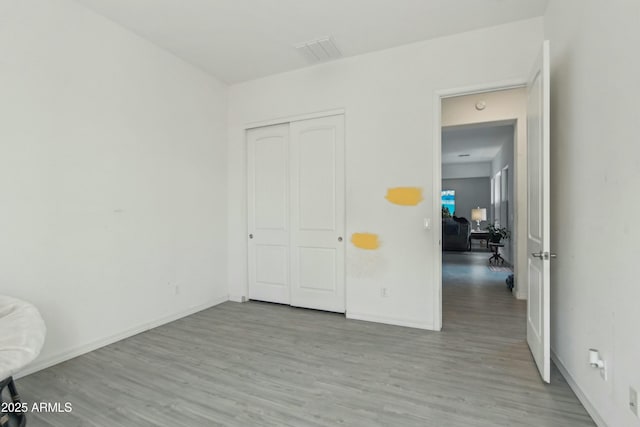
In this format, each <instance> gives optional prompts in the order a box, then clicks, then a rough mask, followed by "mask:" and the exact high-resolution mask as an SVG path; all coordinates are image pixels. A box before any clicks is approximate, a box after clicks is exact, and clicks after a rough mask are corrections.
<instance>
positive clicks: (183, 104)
mask: <svg viewBox="0 0 640 427" xmlns="http://www.w3.org/2000/svg"><path fill="white" fill-rule="evenodd" d="M0 52H1V56H0V197H1V200H2V208H1V209H0V236H2V238H1V239H0V293H2V294H8V295H14V296H16V297H19V298H23V299H26V300H28V301H31V302H33V303H35V304H36V305H37V306H38V308H39V309H40V310H41V312H42V315H43V317H44V319H45V322H46V323H47V327H48V335H47V341H46V344H45V347H44V349H43V352H42V354H41V357H40V359H39V360H38V362H37V363H36V364H35V365H33V366H32V368H31V370H33V369H34V368H37V367H42V366H45V365H47V364H49V363H53V362H56V361H59V360H61V359H64V358H65V357H68V356H70V355H75V354H78V353H81V352H83V351H86V350H90V349H92V348H94V347H96V346H99V345H101V344H104V343H106V342H109V341H113V340H115V339H117V338H120V337H124V336H126V335H129V334H131V333H132V332H134V331H139V330H141V329H145V328H147V327H149V325H152V324H157V323H161V322H163V321H166V320H168V319H172V318H175V317H179V316H180V315H182V314H185V313H188V312H190V311H193V310H196V309H198V308H204V307H206V306H210V305H212V304H215V303H217V302H220V301H222V300H224V299H226V298H227V295H228V289H227V285H226V279H227V277H226V268H227V267H226V266H227V259H226V254H225V252H226V244H227V242H226V238H227V237H226V220H227V212H226V206H225V205H226V184H227V181H226V180H227V170H226V160H227V158H226V89H225V87H224V86H223V85H221V84H220V83H218V82H217V81H216V80H214V79H213V78H212V77H210V76H208V75H206V74H204V73H203V72H201V71H199V70H197V69H195V68H194V67H192V66H191V65H187V64H186V63H184V62H182V61H180V60H178V59H176V58H175V57H173V56H171V55H170V54H168V53H166V52H165V51H163V50H160V49H159V48H156V47H155V46H154V45H152V44H150V43H148V42H146V41H143V40H142V39H140V38H138V37H137V36H135V35H133V34H132V33H130V32H128V31H125V30H124V29H122V28H121V27H119V26H116V25H115V24H113V23H111V22H110V21H108V20H106V19H104V18H101V17H99V16H98V15H96V14H94V13H92V12H90V11H88V10H86V9H84V8H83V7H81V6H79V5H77V4H76V3H74V2H71V1H67V0H20V1H17V0H13V1H10V2H9V1H5V2H3V15H2V22H1V23H0ZM176 286H178V287H179V289H178V294H176Z"/></svg>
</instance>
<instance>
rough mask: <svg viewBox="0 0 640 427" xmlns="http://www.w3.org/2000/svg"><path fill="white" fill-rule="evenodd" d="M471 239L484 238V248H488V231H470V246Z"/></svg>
mask: <svg viewBox="0 0 640 427" xmlns="http://www.w3.org/2000/svg"><path fill="white" fill-rule="evenodd" d="M472 240H484V241H485V242H486V245H485V248H487V249H488V248H489V232H488V231H472V232H471V235H470V236H469V247H471V241H472Z"/></svg>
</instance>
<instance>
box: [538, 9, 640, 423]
mask: <svg viewBox="0 0 640 427" xmlns="http://www.w3.org/2000/svg"><path fill="white" fill-rule="evenodd" d="M638 17H640V2H636V1H627V0H612V1H607V2H601V1H595V0H587V1H584V0H563V1H557V0H555V1H554V0H552V1H551V2H550V4H549V7H548V10H547V13H546V17H545V35H546V37H547V38H548V39H550V42H551V53H552V55H551V64H552V65H551V70H552V72H551V81H552V87H551V94H552V105H551V111H552V122H551V124H552V135H551V144H552V145H551V146H552V151H551V159H552V165H551V167H552V168H551V180H552V185H551V189H552V193H551V199H552V212H551V214H552V218H551V219H552V222H551V236H552V242H551V247H552V249H553V251H554V252H557V254H558V258H557V259H556V260H555V261H553V262H552V263H551V279H552V282H551V286H552V288H551V289H552V294H551V308H552V310H551V319H552V328H551V339H552V349H553V352H554V353H555V357H556V360H557V361H558V362H559V364H560V365H561V366H563V367H564V368H565V369H566V373H567V374H568V376H569V379H570V381H572V382H573V385H574V387H576V390H577V391H578V395H579V396H580V397H582V399H583V400H584V401H585V403H586V405H585V406H587V408H588V409H590V410H591V411H592V413H593V414H595V416H594V418H596V419H601V421H600V424H601V425H605V423H606V425H608V426H610V427H631V426H640V419H638V418H636V417H635V416H633V414H632V413H631V411H630V410H629V408H628V395H629V386H630V385H633V386H634V387H635V388H636V390H639V391H640V336H639V334H638V329H639V328H640V310H639V308H640V285H639V283H638V271H637V265H638V253H639V251H638V242H640V228H638V226H637V219H636V218H637V216H638V212H640V196H639V194H640V193H638V183H640V144H638V142H637V141H638V136H639V135H640V116H639V114H638V99H640V87H639V86H638V84H637V80H638V76H640V57H639V56H638V55H637V54H636V52H637V50H638V46H640V26H639V25H638ZM590 347H594V348H597V349H599V350H600V352H601V353H602V356H604V359H605V360H606V362H607V363H608V364H609V367H610V370H609V379H608V380H607V381H603V380H602V379H601V378H600V375H599V374H598V372H597V370H595V369H592V368H590V367H589V365H588V363H587V360H588V359H587V350H588V349H589V348H590Z"/></svg>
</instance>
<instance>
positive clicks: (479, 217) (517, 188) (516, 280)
mask: <svg viewBox="0 0 640 427" xmlns="http://www.w3.org/2000/svg"><path fill="white" fill-rule="evenodd" d="M438 101H439V103H440V105H439V107H440V115H439V117H438V119H439V122H440V126H439V127H438V132H439V134H438V137H439V141H440V143H439V144H438V149H439V152H438V153H437V154H438V156H437V157H438V159H439V160H440V162H441V164H440V171H439V174H438V175H439V176H437V177H434V180H435V181H437V184H438V187H439V188H437V189H436V191H437V194H440V195H441V206H440V209H441V211H442V220H441V228H440V232H441V241H440V247H439V248H438V249H439V255H440V267H441V270H440V277H438V280H439V281H440V283H441V287H440V292H441V294H440V295H439V296H440V298H441V310H442V311H441V313H440V316H441V317H440V320H441V321H442V323H441V326H442V327H444V328H450V327H454V326H455V322H457V321H462V322H467V323H469V322H476V321H477V319H478V318H477V316H479V317H480V318H482V317H483V316H484V317H485V318H486V317H487V316H486V314H488V313H492V314H498V313H497V312H499V311H500V310H502V309H504V310H505V315H507V316H509V310H511V309H514V307H517V308H516V309H515V310H516V311H518V313H524V312H526V310H525V309H524V304H525V303H524V301H517V300H521V299H525V298H526V295H527V288H526V277H524V276H526V275H525V274H520V273H521V272H525V271H526V267H525V266H526V262H527V261H526V209H525V207H526V185H527V183H526V139H527V135H526V121H527V90H526V87H524V85H523V84H522V85H511V86H509V87H495V88H490V89H484V90H475V91H464V90H461V91H459V92H457V93H455V92H454V93H450V94H446V95H441V96H440V97H439V99H438ZM496 231H499V232H501V234H502V239H501V240H499V241H495V242H492V238H496V237H495V234H500V233H495V232H496ZM523 263H524V264H523ZM508 279H509V280H508ZM512 314H513V313H512ZM493 317H495V316H493ZM474 319H475V320H474ZM512 320H513V321H514V322H516V323H517V325H513V326H514V327H517V328H520V329H523V328H524V327H525V325H526V319H525V317H522V319H520V317H519V315H517V316H515V317H512ZM486 326H487V327H491V325H488V324H487V325H486Z"/></svg>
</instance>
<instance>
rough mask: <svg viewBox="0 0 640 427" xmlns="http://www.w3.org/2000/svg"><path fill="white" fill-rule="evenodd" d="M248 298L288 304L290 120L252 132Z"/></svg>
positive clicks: (249, 175) (249, 166)
mask: <svg viewBox="0 0 640 427" xmlns="http://www.w3.org/2000/svg"><path fill="white" fill-rule="evenodd" d="M247 151H248V156H247V163H248V165H247V170H248V184H249V185H248V194H249V198H248V227H249V236H248V237H249V246H248V252H249V259H248V262H249V299H253V300H260V301H269V302H277V303H281V304H289V300H290V297H289V295H290V291H289V259H290V254H289V239H290V233H289V231H290V228H289V124H288V123H287V124H283V125H275V126H267V127H263V128H257V129H250V130H249V131H248V132H247Z"/></svg>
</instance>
